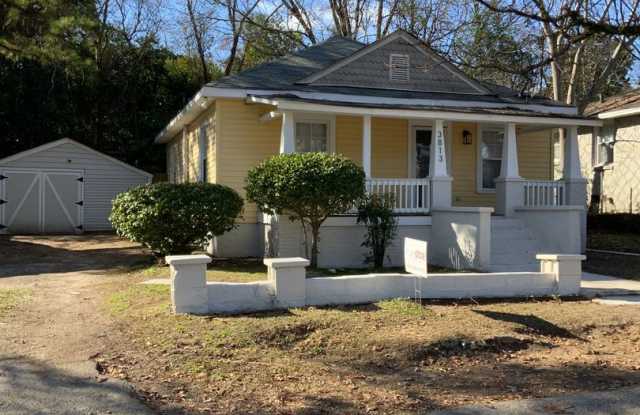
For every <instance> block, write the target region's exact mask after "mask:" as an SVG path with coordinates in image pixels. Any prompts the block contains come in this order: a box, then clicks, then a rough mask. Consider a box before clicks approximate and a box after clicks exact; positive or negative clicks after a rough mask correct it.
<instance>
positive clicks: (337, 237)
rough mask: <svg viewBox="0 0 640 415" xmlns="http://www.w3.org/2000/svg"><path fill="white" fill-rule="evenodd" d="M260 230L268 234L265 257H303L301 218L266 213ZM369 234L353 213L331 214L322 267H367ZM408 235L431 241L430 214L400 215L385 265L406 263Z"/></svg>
mask: <svg viewBox="0 0 640 415" xmlns="http://www.w3.org/2000/svg"><path fill="white" fill-rule="evenodd" d="M261 228H262V231H261V234H263V235H264V237H265V244H264V248H265V249H264V255H265V256H266V257H280V258H285V257H304V256H305V251H304V234H303V232H302V227H301V226H300V223H298V222H291V221H290V220H289V219H288V218H286V217H283V216H277V217H276V216H267V215H265V217H264V219H263V224H262V226H261ZM365 235H366V228H365V226H364V225H361V224H358V223H356V218H355V217H354V216H342V217H331V218H329V219H327V220H326V221H325V223H324V224H323V225H322V228H321V230H320V247H319V248H320V254H319V257H318V265H319V266H320V267H321V268H366V267H367V264H366V263H365V258H366V256H367V254H368V248H365V247H362V246H361V244H362V242H363V241H364V238H365ZM405 237H410V238H415V239H421V240H426V241H429V240H430V238H431V218H430V217H428V216H413V217H409V216H407V217H399V224H398V233H397V235H396V237H395V238H394V240H393V242H392V245H391V246H390V247H389V248H388V249H387V258H386V259H385V265H386V266H403V265H404V259H403V245H402V243H403V241H404V238H405Z"/></svg>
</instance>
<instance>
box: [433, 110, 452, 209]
mask: <svg viewBox="0 0 640 415" xmlns="http://www.w3.org/2000/svg"><path fill="white" fill-rule="evenodd" d="M433 138H434V139H433V141H432V145H431V154H430V159H429V176H430V178H431V206H432V207H434V208H436V207H450V206H451V182H452V181H453V179H452V178H451V177H450V176H449V174H448V173H447V152H446V148H445V142H444V122H443V120H435V121H434V123H433Z"/></svg>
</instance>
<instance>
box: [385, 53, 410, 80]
mask: <svg viewBox="0 0 640 415" xmlns="http://www.w3.org/2000/svg"><path fill="white" fill-rule="evenodd" d="M389 79H390V80H392V81H399V82H407V81H409V55H399V54H395V53H392V54H391V55H390V56H389Z"/></svg>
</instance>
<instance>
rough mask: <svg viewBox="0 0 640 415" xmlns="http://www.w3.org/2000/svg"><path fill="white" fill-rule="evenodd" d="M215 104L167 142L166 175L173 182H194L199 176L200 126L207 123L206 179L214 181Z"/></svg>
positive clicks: (215, 178)
mask: <svg viewBox="0 0 640 415" xmlns="http://www.w3.org/2000/svg"><path fill="white" fill-rule="evenodd" d="M215 113H216V106H215V103H214V104H212V105H211V106H210V107H209V108H207V110H206V111H205V112H203V113H202V114H201V115H200V116H199V117H198V118H196V119H195V120H194V121H193V122H191V123H190V124H189V125H188V126H187V127H186V129H185V131H184V133H183V132H182V131H181V132H179V133H178V134H176V136H175V137H174V138H173V139H172V140H171V141H170V142H169V143H168V144H167V150H166V151H167V175H168V177H169V181H170V182H173V183H186V182H196V181H198V179H199V178H200V148H199V144H200V141H199V134H200V126H201V125H202V124H203V123H207V140H208V154H207V176H208V177H207V181H208V182H211V183H216V180H217V177H216V127H215V125H216V118H215Z"/></svg>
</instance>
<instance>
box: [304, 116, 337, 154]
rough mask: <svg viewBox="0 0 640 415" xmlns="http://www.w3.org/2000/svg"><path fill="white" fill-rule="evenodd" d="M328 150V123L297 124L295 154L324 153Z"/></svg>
mask: <svg viewBox="0 0 640 415" xmlns="http://www.w3.org/2000/svg"><path fill="white" fill-rule="evenodd" d="M328 149H329V123H327V122H297V123H296V152H297V153H308V152H312V151H319V152H326V151H328Z"/></svg>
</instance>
